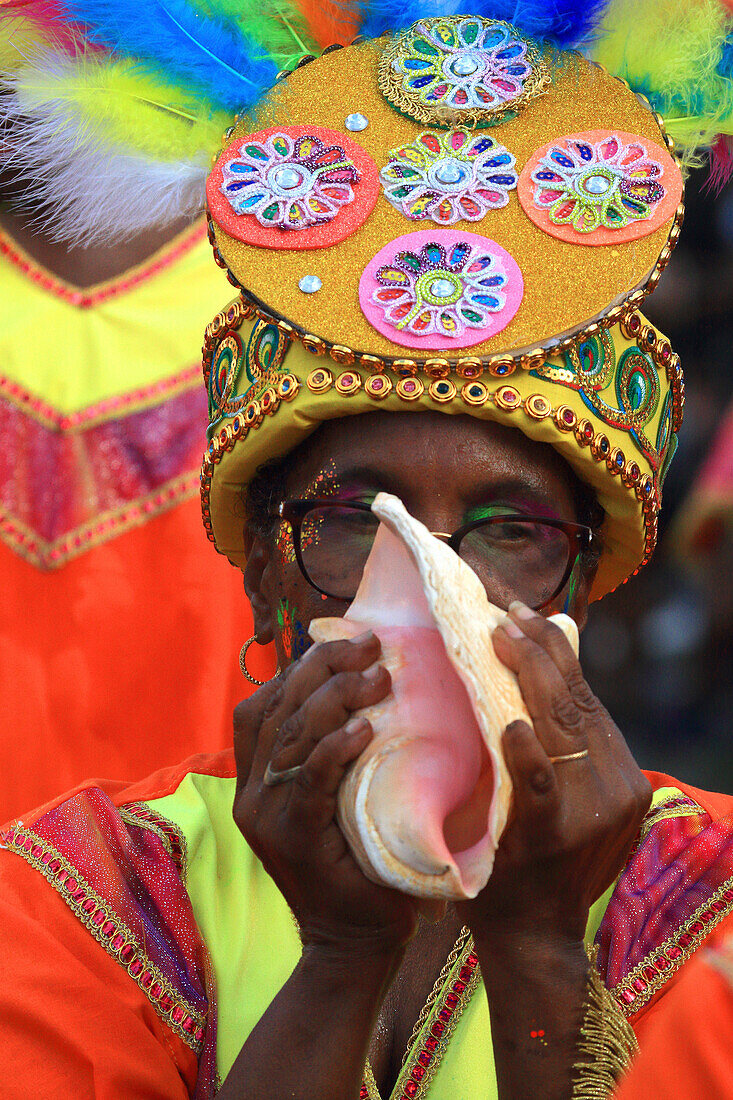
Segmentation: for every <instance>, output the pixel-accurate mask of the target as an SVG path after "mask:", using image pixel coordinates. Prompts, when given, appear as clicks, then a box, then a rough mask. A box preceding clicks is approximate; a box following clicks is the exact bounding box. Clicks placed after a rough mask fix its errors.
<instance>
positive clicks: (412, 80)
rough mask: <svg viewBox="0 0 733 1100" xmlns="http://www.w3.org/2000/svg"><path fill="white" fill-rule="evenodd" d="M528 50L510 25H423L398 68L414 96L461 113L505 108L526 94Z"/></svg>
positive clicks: (470, 21)
mask: <svg viewBox="0 0 733 1100" xmlns="http://www.w3.org/2000/svg"><path fill="white" fill-rule="evenodd" d="M527 51H528V45H527V43H526V42H524V41H522V40H521V39H520V38H518V37H517V36H516V34H515V33H513V32H512V29H511V28H510V27H509V26H507V25H506V24H502V23H496V22H487V21H486V20H483V19H476V18H466V19H434V20H423V21H422V22H420V23H417V24H416V25H415V27H414V28H413V29H412V33H411V35H410V40H409V45H407V46H406V48H405V51H404V53H403V54H402V56H399V57H398V58H397V59H396V60H395V62H394V69H395V71H396V72H397V73H398V74H401V75H402V84H403V87H404V90H405V92H406V93H407V94H408V95H411V94H415V93H417V96H418V98H419V100H420V101H421V102H422V103H424V104H427V105H430V104H440V105H441V106H444V107H450V108H453V109H456V108H457V109H459V110H472V109H476V108H479V109H482V110H485V109H487V108H489V109H491V108H495V107H503V106H504V105H505V104H507V103H511V101H512V100H513V99H516V98H517V97H519V96H520V95H521V94H522V93H523V91H524V85H525V81H526V80H527V78H528V77H529V76H530V74H531V73H532V64H531V63H530V62H529V61H528V60H527Z"/></svg>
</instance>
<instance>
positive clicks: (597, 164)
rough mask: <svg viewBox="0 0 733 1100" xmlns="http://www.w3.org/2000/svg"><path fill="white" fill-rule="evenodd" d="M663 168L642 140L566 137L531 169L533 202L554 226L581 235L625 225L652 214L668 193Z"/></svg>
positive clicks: (620, 227)
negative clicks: (568, 227) (566, 227)
mask: <svg viewBox="0 0 733 1100" xmlns="http://www.w3.org/2000/svg"><path fill="white" fill-rule="evenodd" d="M661 174H662V166H661V164H659V163H658V162H657V161H655V160H651V159H650V157H649V156H648V154H647V151H646V149H645V148H644V146H643V145H642V144H641V143H640V142H632V143H631V144H629V145H624V144H623V142H621V141H620V140H619V139H618V138H617V137H614V136H612V137H607V138H604V140H603V141H599V142H597V143H595V144H593V143H591V142H590V141H578V140H573V139H569V140H568V139H566V140H564V141H563V142H558V144H557V145H555V146H553V147H552V148H551V149H550V150H549V151H548V152H547V153H546V154H545V155H544V156H543V157H542V160H541V161H540V164H539V166H538V167H537V168H535V170H534V171H533V173H532V180H533V181H534V182H535V183H536V184H537V188H536V190H535V193H534V203H535V206H537V207H539V208H540V209H545V210H546V211H547V216H548V217H549V219H550V221H551V222H553V223H554V224H555V225H565V224H568V223H569V224H571V225H572V226H573V229H575V230H576V232H578V233H592V232H593V230H594V229H599V228H603V229H623V228H624V227H625V226H627V225H629V223H630V222H634V221H641V220H642V219H644V218H648V217H650V216H651V214H652V213H653V210H652V208H653V206H654V204H655V203H657V202H659V200H660V199H661V198H663V197H664V194H665V191H664V187H663V186H662V184H661V183H659V182H658V181H657V179H656V177H657V176H660V175H661Z"/></svg>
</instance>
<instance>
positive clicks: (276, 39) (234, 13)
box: [194, 0, 320, 69]
mask: <svg viewBox="0 0 733 1100" xmlns="http://www.w3.org/2000/svg"><path fill="white" fill-rule="evenodd" d="M194 4H195V6H196V7H197V8H198V10H199V11H200V12H201V13H202V15H205V16H207V17H208V18H218V19H220V20H222V21H231V22H233V23H236V25H237V26H238V27H239V29H240V30H241V31H242V32H243V33H244V34H246V35H248V36H249V37H250V38H251V39H252V40H253V41H254V42H256V43H257V44H258V45H259V46H261V47H262V50H263V52H264V53H266V54H269V56H270V57H271V58H272V60H273V61H274V62H275V64H276V65H278V66H279V67H280V68H281V69H287V68H292V67H293V65H295V64H297V62H298V61H299V60H300V58H301V57H302V56H303V54H307V53H320V50H319V48H318V46H317V45H316V43H315V42H314V41H313V39H312V38H311V37H310V34H309V32H308V30H307V25H306V22H305V20H304V19H303V16H302V15H301V13H300V11H299V9H298V7H297V5H296V4H294V3H288V2H287V0H194Z"/></svg>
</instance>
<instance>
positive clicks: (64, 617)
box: [0, 224, 272, 821]
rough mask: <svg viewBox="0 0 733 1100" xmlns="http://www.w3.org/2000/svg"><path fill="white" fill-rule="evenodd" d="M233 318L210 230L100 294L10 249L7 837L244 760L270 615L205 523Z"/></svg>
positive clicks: (5, 433)
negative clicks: (209, 382)
mask: <svg viewBox="0 0 733 1100" xmlns="http://www.w3.org/2000/svg"><path fill="white" fill-rule="evenodd" d="M226 298H227V286H226V283H225V281H224V279H223V277H222V275H221V273H220V272H218V271H217V270H216V269H215V268H214V267H213V265H212V264H211V250H210V247H209V245H208V243H207V241H206V236H205V229H204V226H203V225H202V224H198V225H196V226H194V227H193V228H191V229H189V230H186V231H185V232H184V233H183V234H181V235H180V236H179V237H177V238H176V239H175V240H174V241H172V242H171V243H170V244H168V245H166V246H165V247H164V248H163V249H162V250H161V251H160V252H158V253H157V254H155V255H154V256H153V257H151V258H150V259H149V260H148V261H146V262H145V263H144V264H142V265H141V266H140V267H139V268H136V269H134V270H132V271H129V272H126V273H125V274H124V275H122V276H120V277H119V278H118V279H115V280H112V281H111V282H108V283H105V284H102V285H100V286H97V287H91V288H89V289H88V290H84V291H81V290H79V289H78V288H75V287H72V286H69V285H68V284H65V283H62V282H61V281H60V280H58V279H56V278H55V277H53V276H51V275H50V274H49V273H48V272H46V271H44V270H43V269H41V268H40V267H39V266H38V265H37V264H35V263H34V262H33V261H32V260H31V259H30V258H29V257H28V256H27V255H25V254H24V253H22V251H21V250H20V249H19V248H18V247H17V245H15V243H14V242H13V241H12V240H11V239H10V238H8V237H7V236H6V235H4V234H0V576H2V582H3V583H2V587H3V599H2V604H1V606H0V669H2V683H1V684H0V705H1V707H2V742H1V743H2V755H3V767H2V769H0V820H2V821H5V820H7V819H8V818H9V817H11V816H12V815H16V814H21V813H23V812H25V811H27V810H28V809H29V808H31V807H33V806H37V805H39V804H40V803H42V802H44V801H46V800H47V799H49V798H51V797H52V796H53V795H54V794H56V793H57V792H58V791H59V790H64V789H69V788H70V787H71V786H73V785H74V784H76V783H78V782H80V781H81V780H82V779H85V778H87V777H88V776H90V775H97V776H98V775H104V776H107V777H114V778H117V777H118V778H122V779H125V780H126V781H131V780H133V779H136V778H141V777H143V776H145V775H148V774H150V772H151V771H154V770H155V769H157V768H159V767H162V766H164V765H166V764H172V763H174V762H175V761H178V760H180V759H181V758H182V757H184V756H186V755H188V754H190V753H192V752H197V751H215V750H217V749H219V748H223V747H224V746H226V745H228V744H230V742H231V711H232V708H233V706H234V705H235V704H236V702H237V701H238V700H239V699H240V698H242V697H243V696H244V695H246V694H247V691H248V690H251V689H248V688H247V685H246V683H245V681H244V679H243V678H242V676H241V674H240V672H239V668H238V665H237V654H238V652H239V648H240V646H241V644H242V642H243V641H244V640H245V639H246V638H248V637H249V636H250V635H251V634H252V626H251V611H250V608H249V604H248V602H247V600H246V598H245V595H244V592H243V588H242V578H241V574H240V573H239V571H237V570H234V569H232V567H231V566H230V565H229V564H228V563H227V562H226V561H225V560H224V559H223V558H218V557H217V555H216V554H213V553H212V550H211V547H210V546H209V544H208V543H207V541H206V538H205V535H204V533H203V531H202V527H201V517H200V506H199V503H198V471H199V465H200V458H201V453H202V452H203V449H204V446H205V427H206V399H205V394H204V392H203V386H202V384H201V369H200V346H201V334H202V332H203V329H204V327H205V324H206V322H207V321H208V319H209V317H210V316H211V314H212V313H213V312H214V311H215V310H216V309H217V308H220V307H221V305H222V302H224V301H226ZM271 664H272V662H271V661H270V658H269V655H268V654H264V653H262V652H260V651H259V649H258V647H257V646H253V647H252V650H251V651H250V668H251V670H252V671H253V672H254V674H255V675H257V674H258V673H259V675H260V676H261V677H262V678H264V677H265V676H267V675H270V674H271V673H272V667H271Z"/></svg>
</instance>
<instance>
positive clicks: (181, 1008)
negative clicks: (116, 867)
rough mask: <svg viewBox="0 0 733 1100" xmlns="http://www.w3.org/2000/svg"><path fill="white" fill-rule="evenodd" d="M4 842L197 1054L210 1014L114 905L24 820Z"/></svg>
mask: <svg viewBox="0 0 733 1100" xmlns="http://www.w3.org/2000/svg"><path fill="white" fill-rule="evenodd" d="M0 841H1V842H2V844H3V845H4V846H5V847H6V848H7V849H8V851H11V852H15V853H16V855H19V856H21V857H22V858H23V859H25V861H26V862H27V863H29V864H30V865H31V867H33V868H35V870H37V871H39V872H40V873H41V874H42V875H43V877H44V878H45V879H46V880H47V881H48V882H49V883H50V885H51V886H52V887H53V888H54V890H56V891H57V893H59V894H60V895H61V897H62V898H63V900H64V901H65V902H66V904H67V905H68V907H69V908H70V909H71V911H72V912H73V913H74V915H75V916H76V917H77V919H78V920H79V921H80V922H81V923H82V924H83V925H84V927H85V928H86V929H87V930H88V931H89V932H91V934H92V936H93V937H94V939H95V940H96V941H97V943H99V944H101V945H102V947H103V948H104V949H105V951H106V952H107V954H108V955H110V956H111V957H112V958H113V959H114V960H115V961H116V962H118V963H119V964H120V965H121V966H122V967H124V969H125V970H126V971H127V973H128V974H129V975H130V977H131V978H132V979H133V981H134V982H135V983H136V984H137V985H138V986H139V988H140V989H141V990H142V991H143V993H144V994H145V996H146V997H147V998H148V1000H149V1001H150V1003H151V1005H152V1006H153V1008H154V1009H155V1011H156V1012H157V1013H158V1015H159V1016H160V1018H161V1019H162V1020H163V1021H164V1022H165V1023H166V1024H167V1025H168V1026H169V1027H170V1028H171V1030H172V1031H174V1032H175V1034H176V1035H178V1037H179V1038H180V1039H182V1040H183V1042H184V1043H185V1044H186V1046H188V1047H190V1048H191V1050H193V1051H194V1052H195V1053H196V1054H197V1055H199V1054H200V1053H201V1051H202V1049H203V1040H204V1033H205V1023H206V1021H205V1018H204V1017H203V1016H202V1015H201V1014H200V1013H198V1012H197V1011H196V1010H195V1009H194V1008H193V1007H192V1005H190V1004H188V1003H187V1002H186V1001H184V1000H182V999H181V998H180V996H179V994H178V992H177V990H176V989H175V988H174V987H173V986H172V985H171V984H170V982H168V981H167V979H166V978H165V977H164V976H163V974H162V973H161V972H160V970H159V969H158V968H157V967H156V966H155V965H154V964H153V963H152V962H151V961H150V959H149V958H148V957H147V955H146V954H145V951H144V950H143V949H142V948H141V946H140V945H139V944H138V943H137V942H136V940H135V938H134V936H133V935H132V933H131V931H130V929H129V928H128V927H127V925H126V924H124V922H123V921H121V920H120V919H119V918H118V917H117V916H116V914H115V913H114V912H113V911H112V910H111V909H110V907H109V906H108V904H107V903H106V902H105V901H104V900H103V898H101V897H100V896H99V894H97V893H96V891H95V890H93V889H92V888H91V887H90V885H89V883H88V882H87V881H86V880H85V879H84V878H83V877H82V876H81V875H80V874H79V873H78V872H77V870H76V869H75V867H74V866H73V864H71V863H70V862H69V861H68V860H67V859H65V858H64V856H62V855H61V853H60V852H58V851H57V850H56V849H55V848H54V847H53V846H52V845H51V844H48V843H47V841H45V840H43V839H42V838H41V837H39V836H38V835H37V834H36V833H34V832H33V830H32V829H27V828H25V827H24V826H23V825H22V824H21V823H20V822H19V823H18V824H16V825H15V826H12V827H11V828H10V829H9V830H7V832H4V833H2V834H0Z"/></svg>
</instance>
